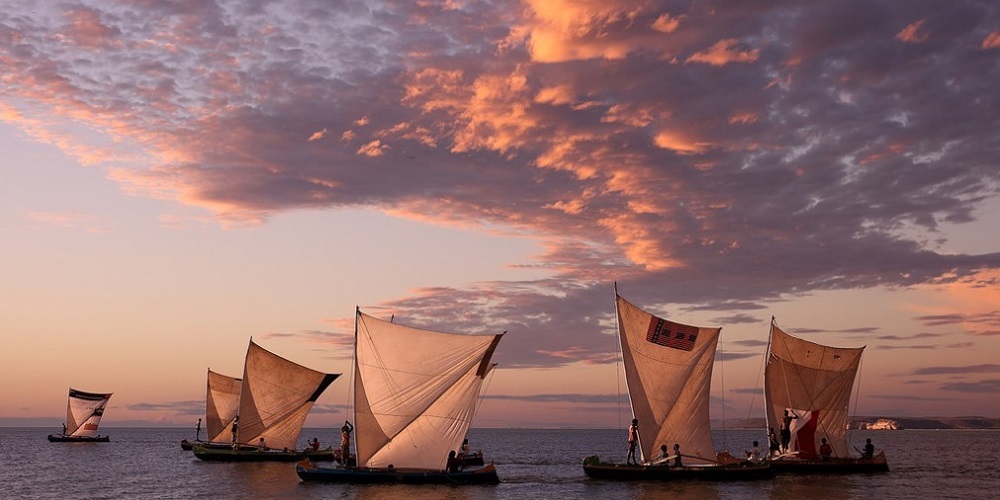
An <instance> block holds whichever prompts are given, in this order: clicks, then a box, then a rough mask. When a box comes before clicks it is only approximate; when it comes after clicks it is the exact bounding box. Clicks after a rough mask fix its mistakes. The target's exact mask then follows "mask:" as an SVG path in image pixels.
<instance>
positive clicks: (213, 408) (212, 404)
mask: <svg viewBox="0 0 1000 500" xmlns="http://www.w3.org/2000/svg"><path fill="white" fill-rule="evenodd" d="M207 385H208V388H207V390H206V393H205V430H206V432H207V433H208V435H207V438H208V439H206V440H204V441H200V440H197V439H196V440H195V441H194V443H192V442H190V441H188V440H187V439H184V440H182V441H181V449H184V450H191V449H192V448H194V445H195V444H199V445H201V446H205V447H218V448H227V449H232V442H233V433H232V427H231V426H232V424H233V420H234V419H235V418H236V415H237V413H238V412H239V410H240V389H241V388H242V386H243V380H242V379H238V378H236V377H230V376H227V375H223V374H221V373H216V372H213V371H212V370H211V369H209V370H208V384H207Z"/></svg>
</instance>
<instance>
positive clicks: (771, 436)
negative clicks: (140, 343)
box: [767, 427, 781, 457]
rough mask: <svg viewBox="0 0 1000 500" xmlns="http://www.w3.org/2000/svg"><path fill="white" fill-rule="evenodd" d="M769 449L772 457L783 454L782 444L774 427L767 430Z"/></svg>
mask: <svg viewBox="0 0 1000 500" xmlns="http://www.w3.org/2000/svg"><path fill="white" fill-rule="evenodd" d="M767 441H768V443H767V447H768V452H769V453H770V456H772V457H774V456H778V455H780V454H781V443H779V442H778V436H777V435H776V434H775V433H774V427H768V428H767Z"/></svg>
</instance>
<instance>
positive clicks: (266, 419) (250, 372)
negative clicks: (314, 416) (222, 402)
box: [236, 340, 339, 450]
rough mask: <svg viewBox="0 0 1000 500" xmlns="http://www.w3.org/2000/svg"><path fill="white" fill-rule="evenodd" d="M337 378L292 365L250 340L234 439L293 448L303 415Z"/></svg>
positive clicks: (268, 445) (246, 442) (248, 442)
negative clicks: (261, 440)
mask: <svg viewBox="0 0 1000 500" xmlns="http://www.w3.org/2000/svg"><path fill="white" fill-rule="evenodd" d="M338 376H339V374H330V373H321V372H318V371H316V370H313V369H310V368H306V367H304V366H301V365H298V364H295V363H293V362H291V361H288V360H287V359H284V358H282V357H281V356H278V355H276V354H273V353H271V352H268V351H267V350H266V349H264V348H262V347H260V346H258V345H257V344H255V343H254V342H253V340H251V341H250V347H249V348H248V349H247V358H246V363H245V364H244V365H243V384H242V387H241V388H240V410H239V426H238V429H237V432H236V434H237V440H238V441H239V442H240V443H241V444H256V443H257V441H258V440H259V439H260V438H261V437H263V438H264V441H265V443H267V447H268V448H273V449H278V450H281V449H285V448H287V449H289V450H294V449H296V445H297V444H298V440H299V434H300V433H301V432H302V425H303V424H304V423H305V420H306V416H307V415H308V414H309V410H310V409H311V408H312V406H313V403H315V402H316V399H317V398H319V396H320V394H322V393H323V391H324V390H325V389H326V388H327V386H329V385H330V383H332V382H333V381H334V379H336V378H337V377H338Z"/></svg>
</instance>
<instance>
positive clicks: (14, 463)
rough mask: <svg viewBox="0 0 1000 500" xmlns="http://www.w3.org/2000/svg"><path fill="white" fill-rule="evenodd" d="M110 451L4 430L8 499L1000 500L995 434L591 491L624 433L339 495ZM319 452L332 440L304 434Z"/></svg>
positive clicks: (941, 435)
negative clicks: (599, 461)
mask: <svg viewBox="0 0 1000 500" xmlns="http://www.w3.org/2000/svg"><path fill="white" fill-rule="evenodd" d="M101 431H102V434H109V435H110V436H111V442H110V443H93V444H67V443H49V442H48V441H47V440H46V438H45V436H46V434H48V433H49V432H53V430H52V429H43V428H3V429H0V498H3V499H61V500H69V499H122V498H126V499H131V498H137V499H174V498H176V499H189V498H206V499H230V498H231V499H249V498H264V499H345V500H350V499H364V500H390V499H391V500H423V499H428V500H430V499H455V500H465V499H469V500H472V499H476V500H478V499H510V500H528V499H534V498H558V499H560V500H565V499H588V500H593V499H603V498H612V499H633V498H635V499H646V498H648V499H663V498H670V499H692V500H695V499H696V500H713V499H729V498H753V499H788V500H802V499H810V498H838V499H855V498H856V499H868V500H872V499H879V500H883V499H914V498H934V499H942V498H955V499H995V498H1000V493H997V492H998V491H1000V466H998V465H997V464H998V463H1000V462H998V461H997V458H998V457H1000V431H997V430H982V431H971V430H967V431H961V430H941V431H930V430H906V431H854V432H853V433H852V435H851V443H852V444H854V445H857V446H858V447H860V445H861V443H864V440H865V438H868V437H870V438H872V442H873V443H874V444H875V445H876V448H878V449H883V450H885V452H886V455H887V457H888V460H889V467H890V469H891V472H889V473H888V474H878V475H851V476H778V477H776V478H775V479H774V480H771V481H754V482H732V483H699V482H676V483H655V482H644V483H620V482H612V481H599V480H592V479H588V478H587V477H586V476H585V475H584V474H583V469H582V467H581V462H582V460H583V458H584V457H585V456H587V455H592V454H597V455H600V456H601V457H602V458H605V459H612V460H615V461H621V460H623V459H624V453H625V445H624V441H625V432H624V430H581V429H561V430H525V429H472V430H471V431H470V433H469V439H470V443H471V445H472V448H473V449H482V450H483V452H484V453H485V454H486V457H487V460H492V461H493V462H494V463H495V464H496V466H497V472H498V474H499V476H500V480H501V481H502V483H501V484H500V485H498V486H460V487H459V486H408V485H336V484H310V483H303V482H301V481H300V480H299V478H298V476H296V475H295V468H294V467H295V466H294V464H289V463H259V464H252V463H244V464H238V463H232V464H230V463H208V462H202V461H200V460H198V459H197V458H195V457H194V456H193V455H192V454H191V452H187V451H183V450H181V449H180V445H179V442H180V440H181V439H184V438H187V439H191V438H193V436H192V432H191V431H190V430H187V429H168V428H147V429H135V428H107V429H105V428H102V429H101ZM313 437H318V438H319V439H320V442H321V443H323V446H326V445H327V444H329V443H331V442H333V440H334V438H335V437H336V432H335V431H334V430H333V429H306V430H305V431H304V432H303V434H302V442H303V444H304V443H305V441H306V440H307V439H312V438H313ZM713 437H714V439H715V443H716V446H717V447H718V448H720V449H721V448H725V449H728V450H730V451H731V452H732V453H733V455H737V454H738V453H739V452H742V451H743V450H744V449H746V448H749V447H750V443H751V442H752V441H753V440H755V439H756V440H758V441H761V442H765V441H766V440H765V439H764V438H763V435H762V433H761V432H757V431H746V430H729V431H725V432H722V431H715V432H714V433H713Z"/></svg>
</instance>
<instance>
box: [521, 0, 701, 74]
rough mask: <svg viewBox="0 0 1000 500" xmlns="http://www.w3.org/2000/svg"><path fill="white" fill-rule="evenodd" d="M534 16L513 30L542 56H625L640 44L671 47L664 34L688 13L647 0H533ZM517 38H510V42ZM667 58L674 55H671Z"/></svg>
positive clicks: (529, 0)
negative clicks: (659, 9) (673, 12)
mask: <svg viewBox="0 0 1000 500" xmlns="http://www.w3.org/2000/svg"><path fill="white" fill-rule="evenodd" d="M526 3H527V4H528V11H529V13H530V14H531V15H530V17H529V19H528V20H526V21H525V24H524V25H522V26H517V27H515V29H513V30H512V31H511V35H512V37H513V38H515V39H516V38H521V39H523V40H524V41H525V42H526V43H527V45H528V48H529V51H530V53H531V58H532V60H534V61H538V62H564V61H573V60H584V59H622V58H624V57H625V56H627V55H628V54H629V53H630V52H634V51H636V50H639V49H646V50H656V51H659V52H666V51H667V50H668V49H667V47H665V45H664V43H663V38H662V34H663V33H669V32H672V31H673V30H676V29H677V26H678V25H679V23H680V22H681V20H682V19H683V16H678V17H670V15H669V14H659V17H657V19H656V21H654V22H653V23H652V24H651V25H650V24H641V25H640V24H638V23H636V21H637V20H638V19H641V18H643V17H649V16H651V15H654V14H657V13H656V12H654V11H653V9H654V8H655V6H652V5H650V4H649V3H648V2H646V1H643V0H622V1H618V2H608V1H606V0H527V2H526ZM510 41H511V40H508V42H510ZM665 59H670V57H669V56H666V57H665Z"/></svg>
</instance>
